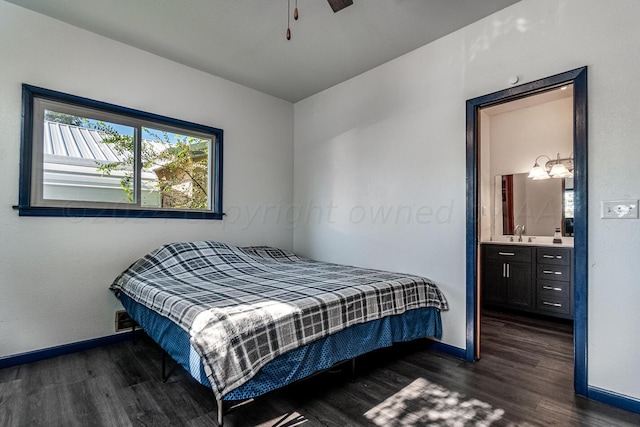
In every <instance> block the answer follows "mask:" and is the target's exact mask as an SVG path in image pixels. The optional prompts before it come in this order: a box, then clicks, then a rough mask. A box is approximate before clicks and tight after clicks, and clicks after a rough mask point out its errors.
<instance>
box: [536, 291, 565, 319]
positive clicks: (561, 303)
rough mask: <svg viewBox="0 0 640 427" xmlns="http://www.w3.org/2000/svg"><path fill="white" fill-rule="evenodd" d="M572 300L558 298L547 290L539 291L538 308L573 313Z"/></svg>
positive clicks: (560, 312)
mask: <svg viewBox="0 0 640 427" xmlns="http://www.w3.org/2000/svg"><path fill="white" fill-rule="evenodd" d="M570 301H571V300H570V299H569V298H558V297H557V296H555V295H553V294H549V293H547V292H540V293H538V301H537V307H536V308H537V309H538V310H543V311H549V312H552V313H559V314H565V315H571V302H570Z"/></svg>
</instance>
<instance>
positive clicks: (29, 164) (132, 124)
mask: <svg viewBox="0 0 640 427" xmlns="http://www.w3.org/2000/svg"><path fill="white" fill-rule="evenodd" d="M22 88H23V129H22V151H21V171H20V201H19V205H18V206H17V209H18V210H19V213H20V215H29V216H116V217H147V218H148V217H155V218H196V219H197V218H201V219H221V218H222V130H221V129H216V128H212V127H208V126H203V125H198V124H194V123H189V122H185V121H182V120H177V119H172V118H168V117H163V116H159V115H155V114H151V113H145V112H142V111H138V110H132V109H129V108H124V107H119V106H116V105H112V104H107V103H104V102H99V101H94V100H90V99H86V98H80V97H77V96H73V95H68V94H64V93H60V92H55V91H51V90H47V89H42V88H37V87H33V86H29V85H23V86H22Z"/></svg>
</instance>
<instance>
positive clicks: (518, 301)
mask: <svg viewBox="0 0 640 427" xmlns="http://www.w3.org/2000/svg"><path fill="white" fill-rule="evenodd" d="M507 272H508V274H507V276H508V277H507V285H506V288H507V304H509V305H513V306H517V307H522V308H531V295H532V293H533V292H532V285H533V283H532V274H531V264H527V263H522V262H511V263H509V266H508V271H507Z"/></svg>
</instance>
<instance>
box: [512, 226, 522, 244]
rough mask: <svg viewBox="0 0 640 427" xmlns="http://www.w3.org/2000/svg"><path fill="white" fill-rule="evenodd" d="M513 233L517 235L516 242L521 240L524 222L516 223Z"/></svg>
mask: <svg viewBox="0 0 640 427" xmlns="http://www.w3.org/2000/svg"><path fill="white" fill-rule="evenodd" d="M514 233H515V234H517V235H518V242H522V235H523V234H524V224H523V225H516V229H515V230H514Z"/></svg>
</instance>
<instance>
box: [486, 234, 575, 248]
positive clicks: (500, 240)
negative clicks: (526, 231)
mask: <svg viewBox="0 0 640 427" xmlns="http://www.w3.org/2000/svg"><path fill="white" fill-rule="evenodd" d="M512 237H513V242H512V241H511V238H512ZM529 239H531V241H529ZM481 243H493V244H497V245H526V246H557V247H564V248H572V247H573V237H563V238H562V243H553V237H552V236H527V235H524V236H522V242H518V236H491V238H490V239H489V240H486V239H485V240H482V241H481Z"/></svg>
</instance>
